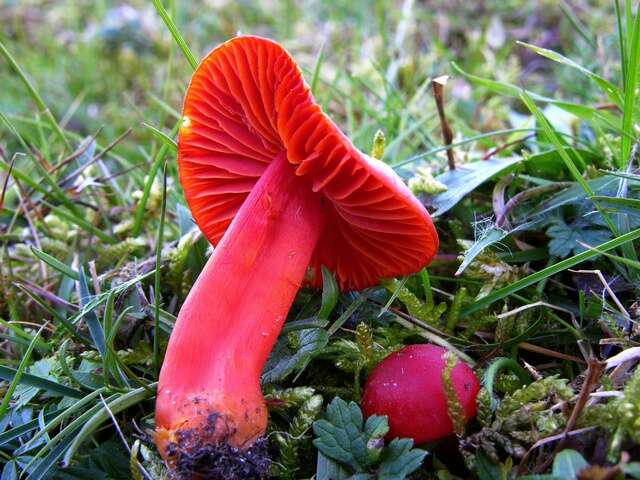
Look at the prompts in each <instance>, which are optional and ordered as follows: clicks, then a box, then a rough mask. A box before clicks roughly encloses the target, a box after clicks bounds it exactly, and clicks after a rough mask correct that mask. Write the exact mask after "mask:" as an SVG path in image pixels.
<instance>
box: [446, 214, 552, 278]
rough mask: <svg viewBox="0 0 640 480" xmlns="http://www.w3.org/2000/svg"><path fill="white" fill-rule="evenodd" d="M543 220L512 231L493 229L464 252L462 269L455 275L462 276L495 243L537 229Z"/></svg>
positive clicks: (519, 226)
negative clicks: (512, 235) (515, 234)
mask: <svg viewBox="0 0 640 480" xmlns="http://www.w3.org/2000/svg"><path fill="white" fill-rule="evenodd" d="M543 220H544V219H543V218H539V219H536V220H532V221H530V222H526V223H523V224H520V225H518V226H517V227H515V228H514V229H512V230H510V231H507V230H503V229H501V228H498V227H491V228H490V229H489V230H487V231H486V232H484V233H483V235H482V236H481V237H480V238H479V239H478V240H476V241H475V242H474V243H473V245H471V247H470V248H469V249H468V250H467V251H465V252H464V259H463V260H462V263H461V264H460V267H458V270H456V273H455V275H456V276H457V275H460V274H462V272H464V270H465V269H466V268H467V267H468V266H469V265H470V264H471V262H472V261H473V260H474V259H475V258H476V257H477V256H478V255H480V254H481V253H482V252H483V250H484V249H485V248H487V247H489V246H491V245H493V244H494V243H497V242H500V241H501V240H502V239H503V238H505V237H507V236H508V235H511V234H513V233H516V232H521V231H524V230H531V229H533V228H535V227H537V226H538V225H539V224H540V223H541V222H542V221H543Z"/></svg>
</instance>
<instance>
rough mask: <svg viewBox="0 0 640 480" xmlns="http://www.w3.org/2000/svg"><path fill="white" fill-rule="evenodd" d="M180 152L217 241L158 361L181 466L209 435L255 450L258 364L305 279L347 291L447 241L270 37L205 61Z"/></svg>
mask: <svg viewBox="0 0 640 480" xmlns="http://www.w3.org/2000/svg"><path fill="white" fill-rule="evenodd" d="M178 164H179V172H180V181H181V183H182V186H183V188H184V192H185V197H186V199H187V202H188V204H189V207H190V209H191V212H192V214H193V217H194V219H195V221H196V223H197V224H198V226H199V227H200V229H201V230H202V231H203V233H204V234H205V235H206V237H207V238H208V239H209V241H210V242H211V243H213V244H214V245H216V247H215V250H214V252H213V254H212V256H211V258H210V259H209V260H208V262H207V264H206V266H205V268H204V270H203V271H202V273H201V274H200V276H199V278H198V279H197V281H196V282H195V284H194V286H193V288H192V289H191V292H190V293H189V295H188V297H187V299H186V301H185V303H184V305H183V306H182V309H181V310H180V313H179V315H178V319H177V321H176V325H175V327H174V330H173V333H172V335H171V339H170V341H169V345H168V348H167V352H166V356H165V359H164V364H163V366H162V370H161V372H160V380H159V387H158V397H157V401H156V426H157V433H156V443H157V445H158V448H159V450H160V452H161V454H162V455H163V457H164V458H165V459H167V460H168V461H169V463H170V464H173V465H174V466H175V465H178V466H179V465H180V462H181V459H182V460H183V463H190V464H194V463H197V462H195V461H194V459H196V458H199V457H201V455H200V454H199V452H201V451H202V452H208V453H207V455H209V454H210V453H211V451H210V448H211V446H212V445H214V446H215V445H217V446H220V448H223V447H224V448H228V447H229V446H231V447H233V448H235V449H236V450H238V451H240V453H242V452H245V453H247V452H248V450H250V447H251V445H252V444H253V443H254V442H255V441H256V440H257V439H258V438H259V437H260V436H261V435H263V434H264V432H265V429H266V424H267V410H266V406H265V402H264V399H263V396H262V393H261V391H260V383H259V380H260V374H261V371H262V368H263V365H264V363H265V361H266V359H267V356H268V355H269V352H270V350H271V348H272V347H273V344H274V343H275V341H276V339H277V336H278V333H279V332H280V330H281V327H282V325H283V322H284V321H285V319H286V316H287V313H288V311H289V309H290V307H291V304H292V302H293V300H294V298H295V295H296V292H297V291H298V289H299V288H300V286H301V285H303V284H307V285H311V286H317V285H319V284H320V282H321V279H322V276H321V266H322V265H325V266H326V267H328V268H329V269H330V270H331V271H333V272H335V275H336V278H337V281H338V283H339V285H340V287H341V288H342V289H343V290H355V289H362V288H364V287H368V286H371V285H374V284H376V283H377V282H378V280H379V279H380V278H381V277H392V276H398V275H405V274H409V273H412V272H416V271H418V270H419V269H421V268H422V267H423V266H424V265H426V264H427V263H428V262H429V261H430V259H431V258H432V257H433V255H434V254H435V251H436V249H437V246H438V237H437V234H436V231H435V229H434V227H433V224H432V222H431V219H430V217H429V214H428V213H427V211H426V210H425V209H424V207H423V206H422V205H421V204H420V203H419V202H418V201H417V200H416V198H415V197H413V196H412V195H411V193H410V192H409V190H408V189H407V188H406V187H405V185H404V184H403V183H402V182H401V181H400V179H399V178H398V177H397V176H396V175H395V173H394V172H393V171H392V170H391V169H390V168H389V167H387V166H386V165H385V164H383V163H382V162H381V161H378V160H374V159H372V158H370V157H368V156H366V155H364V154H363V153H361V152H360V151H358V150H356V148H355V147H354V146H353V145H352V144H351V142H350V141H349V139H348V138H347V137H346V136H345V135H344V134H343V133H342V132H341V131H340V130H339V129H338V128H337V127H336V126H335V125H334V124H333V123H332V122H331V120H329V118H328V117H327V116H326V115H325V114H324V113H323V112H322V110H321V109H320V107H319V106H318V105H317V104H316V103H315V101H314V99H313V96H312V95H311V92H310V91H309V87H308V86H307V84H306V83H305V82H304V79H303V78H302V74H301V73H300V69H299V68H298V66H297V65H296V64H295V62H294V61H293V59H292V58H291V56H290V55H289V54H288V53H287V51H286V50H284V48H282V47H281V46H280V45H278V44H277V43H275V42H272V41H270V40H267V39H264V38H259V37H253V36H240V37H237V38H234V39H232V40H229V41H228V42H226V43H223V44H222V45H220V46H218V47H217V48H215V49H214V50H213V51H212V52H211V53H210V54H209V55H208V56H207V57H206V58H205V59H204V60H203V61H202V63H201V64H200V66H199V67H198V68H197V70H196V72H195V73H194V75H193V78H192V79H191V84H190V85H189V88H188V90H187V94H186V97H185V100H184V108H183V125H182V128H181V129H180V132H179V138H178ZM204 446H207V447H206V448H204ZM185 468H186V467H185ZM189 468H191V467H189ZM227 476H228V475H227ZM243 478H245V477H243ZM246 478H250V477H246Z"/></svg>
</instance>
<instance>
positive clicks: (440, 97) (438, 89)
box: [431, 75, 456, 170]
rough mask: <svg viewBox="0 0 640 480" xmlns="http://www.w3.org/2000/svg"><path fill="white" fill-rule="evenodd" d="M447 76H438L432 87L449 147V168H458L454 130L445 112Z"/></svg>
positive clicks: (444, 136)
mask: <svg viewBox="0 0 640 480" xmlns="http://www.w3.org/2000/svg"><path fill="white" fill-rule="evenodd" d="M448 78H449V77H447V76H446V75H443V76H441V77H438V78H434V79H433V81H432V82H431V88H432V89H433V97H434V98H435V100H436V108H437V109H438V117H439V118H440V128H441V129H442V139H443V140H444V144H445V145H446V146H447V147H449V148H447V161H448V163H449V170H455V169H456V157H455V153H454V151H453V148H451V143H452V142H453V130H451V126H450V125H449V122H448V121H447V116H446V115H445V113H444V87H445V85H446V84H447V79H448Z"/></svg>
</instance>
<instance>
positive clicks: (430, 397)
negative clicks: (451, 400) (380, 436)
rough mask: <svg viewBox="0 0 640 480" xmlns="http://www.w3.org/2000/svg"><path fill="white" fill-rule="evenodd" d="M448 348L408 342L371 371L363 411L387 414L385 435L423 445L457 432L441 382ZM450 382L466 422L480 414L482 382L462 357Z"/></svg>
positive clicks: (363, 398)
mask: <svg viewBox="0 0 640 480" xmlns="http://www.w3.org/2000/svg"><path fill="white" fill-rule="evenodd" d="M446 353H447V350H445V349H444V348H441V347H437V346H435V345H426V344H424V345H409V346H407V347H405V348H403V349H402V350H400V351H398V352H395V353H392V354H391V355H389V356H388V357H387V358H385V359H384V360H383V361H382V362H380V364H379V365H378V366H376V368H374V370H373V371H372V372H371V375H369V378H368V379H367V383H366V385H365V387H364V394H363V396H362V410H363V412H364V414H365V415H366V416H367V417H369V416H371V415H386V416H387V417H388V420H389V433H388V435H387V438H390V439H392V438H396V437H403V438H412V439H413V440H414V442H415V443H417V444H421V443H426V442H432V441H435V440H439V439H441V438H444V437H446V436H448V435H451V434H452V433H453V423H452V421H451V419H450V418H449V413H448V409H447V399H446V396H445V391H444V385H443V380H442V374H443V370H444V368H445V363H446V359H445V354H446ZM451 382H452V384H453V386H454V389H455V392H456V394H457V397H458V401H459V402H460V405H461V406H462V409H463V411H464V415H465V421H469V420H471V419H472V418H473V417H475V415H476V408H477V407H476V397H477V395H478V391H479V390H480V384H479V383H478V379H477V378H476V376H475V374H474V373H473V370H472V369H471V368H470V367H468V366H467V365H466V364H465V363H463V362H461V361H458V363H457V364H456V366H455V367H454V368H453V370H452V372H451Z"/></svg>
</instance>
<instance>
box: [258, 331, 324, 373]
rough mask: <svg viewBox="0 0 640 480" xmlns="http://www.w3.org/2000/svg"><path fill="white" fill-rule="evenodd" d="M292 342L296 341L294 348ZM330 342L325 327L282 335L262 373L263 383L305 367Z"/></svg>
mask: <svg viewBox="0 0 640 480" xmlns="http://www.w3.org/2000/svg"><path fill="white" fill-rule="evenodd" d="M291 343H295V344H296V345H294V346H295V348H292V346H291ZM327 343H329V335H328V334H327V331H326V330H324V329H323V328H307V329H304V330H300V331H292V332H291V331H290V332H289V333H287V334H285V335H280V338H278V341H277V342H276V345H275V347H273V351H272V352H271V354H270V355H269V359H268V360H267V363H266V365H265V367H264V371H263V373H262V382H263V383H274V382H277V381H280V380H282V379H284V378H286V377H287V376H288V375H290V374H291V372H293V371H294V370H298V371H300V370H301V369H304V367H305V366H306V365H307V363H308V362H309V361H310V360H311V359H312V358H313V357H314V356H315V355H317V354H318V353H319V352H320V351H321V350H322V349H324V347H326V346H327Z"/></svg>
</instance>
